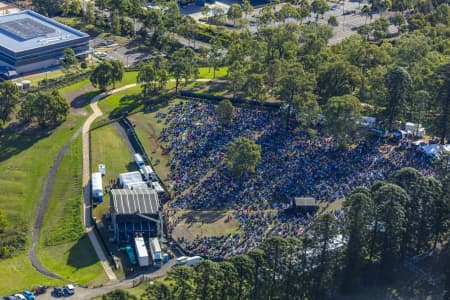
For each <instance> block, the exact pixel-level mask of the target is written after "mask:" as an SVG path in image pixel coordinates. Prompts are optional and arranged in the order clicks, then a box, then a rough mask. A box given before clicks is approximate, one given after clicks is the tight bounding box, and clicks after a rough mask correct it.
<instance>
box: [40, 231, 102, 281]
mask: <svg viewBox="0 0 450 300" xmlns="http://www.w3.org/2000/svg"><path fill="white" fill-rule="evenodd" d="M39 258H40V260H41V262H42V264H43V265H45V267H47V268H48V269H50V270H54V271H55V272H56V273H57V274H58V275H60V276H61V277H62V278H63V279H64V280H65V281H70V282H74V283H76V284H79V285H83V286H97V285H99V284H103V283H105V282H108V277H107V276H106V274H105V272H104V271H103V267H102V265H101V264H100V262H99V260H98V257H97V254H96V253H95V251H94V248H92V245H91V242H90V240H89V238H88V236H87V235H86V234H84V235H83V236H82V238H81V239H78V240H76V241H73V242H69V243H64V244H60V245H58V246H52V247H45V248H42V249H40V250H39Z"/></svg>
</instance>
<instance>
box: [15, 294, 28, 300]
mask: <svg viewBox="0 0 450 300" xmlns="http://www.w3.org/2000/svg"><path fill="white" fill-rule="evenodd" d="M14 296H16V298H17V299H19V300H27V298H25V296H24V295H22V294H15V295H14Z"/></svg>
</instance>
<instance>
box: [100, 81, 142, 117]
mask: <svg viewBox="0 0 450 300" xmlns="http://www.w3.org/2000/svg"><path fill="white" fill-rule="evenodd" d="M140 91H141V88H140V87H138V86H136V87H133V88H130V89H127V90H124V91H122V92H119V93H116V94H114V95H111V96H109V97H106V98H105V99H103V100H101V101H100V102H99V106H100V109H101V110H102V111H103V113H104V114H105V115H108V114H109V113H111V112H112V111H114V110H115V109H118V108H119V109H121V108H124V107H129V109H128V112H131V110H134V109H142V105H141V104H140V103H137V102H136V99H137V97H133V96H138V95H139V93H140ZM122 98H123V99H122Z"/></svg>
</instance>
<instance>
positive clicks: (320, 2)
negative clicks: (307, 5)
mask: <svg viewBox="0 0 450 300" xmlns="http://www.w3.org/2000/svg"><path fill="white" fill-rule="evenodd" d="M311 9H312V11H313V12H314V13H315V14H316V23H317V21H318V20H319V15H323V14H324V13H325V12H326V11H327V10H329V9H330V7H329V6H328V3H327V2H326V1H325V0H314V1H313V2H312V3H311Z"/></svg>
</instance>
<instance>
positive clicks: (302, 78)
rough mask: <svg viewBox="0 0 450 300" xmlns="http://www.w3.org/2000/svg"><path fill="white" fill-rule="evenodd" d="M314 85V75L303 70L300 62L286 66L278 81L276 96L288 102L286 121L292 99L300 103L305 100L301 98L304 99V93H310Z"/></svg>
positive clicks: (289, 114)
mask: <svg viewBox="0 0 450 300" xmlns="http://www.w3.org/2000/svg"><path fill="white" fill-rule="evenodd" d="M315 87H316V81H315V79H314V75H313V74H311V73H307V72H305V71H304V70H303V66H302V65H301V64H298V63H290V64H289V66H288V67H286V69H285V72H284V74H283V76H282V77H281V80H280V83H279V90H278V96H279V97H280V99H281V100H282V101H284V102H286V103H287V104H288V122H289V118H290V116H291V110H292V105H293V103H294V101H295V100H298V102H300V105H301V102H303V103H304V102H306V101H302V100H305V99H306V97H307V96H306V95H308V94H310V93H312V92H313V91H314V89H315ZM300 105H299V106H300Z"/></svg>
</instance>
